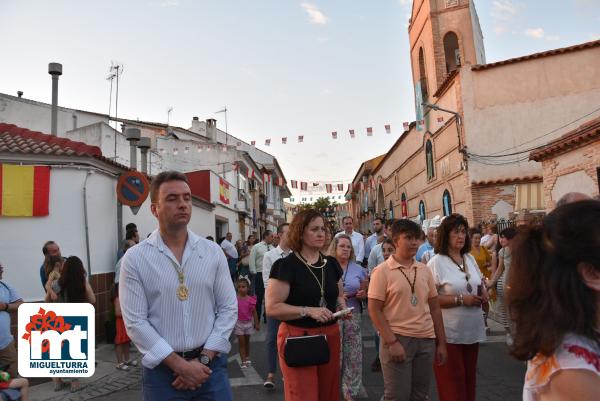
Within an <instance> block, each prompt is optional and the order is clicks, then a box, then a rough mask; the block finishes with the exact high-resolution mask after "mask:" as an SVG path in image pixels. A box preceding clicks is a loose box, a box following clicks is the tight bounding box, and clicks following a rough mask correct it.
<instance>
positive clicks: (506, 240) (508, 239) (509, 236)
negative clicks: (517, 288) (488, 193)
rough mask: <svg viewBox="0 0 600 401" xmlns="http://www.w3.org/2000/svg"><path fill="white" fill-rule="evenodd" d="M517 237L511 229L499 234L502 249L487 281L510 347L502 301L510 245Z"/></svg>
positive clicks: (508, 265) (505, 310)
mask: <svg viewBox="0 0 600 401" xmlns="http://www.w3.org/2000/svg"><path fill="white" fill-rule="evenodd" d="M516 235H517V230H515V229H514V228H512V227H509V228H505V229H504V230H502V232H501V233H500V244H501V245H502V249H500V250H499V251H498V267H497V268H496V269H495V270H494V274H493V275H492V278H491V279H490V281H488V284H487V288H496V295H497V299H498V310H499V312H500V324H502V326H504V330H505V331H506V344H507V345H508V346H509V347H510V346H511V345H512V344H513V340H512V336H511V333H510V324H509V322H508V313H507V312H508V311H507V309H506V303H505V300H504V296H505V292H506V288H507V287H506V282H507V278H508V276H509V271H510V265H511V260H512V252H511V244H512V240H513V238H514V237H515V236H516Z"/></svg>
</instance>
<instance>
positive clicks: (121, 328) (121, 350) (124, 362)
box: [113, 284, 137, 371]
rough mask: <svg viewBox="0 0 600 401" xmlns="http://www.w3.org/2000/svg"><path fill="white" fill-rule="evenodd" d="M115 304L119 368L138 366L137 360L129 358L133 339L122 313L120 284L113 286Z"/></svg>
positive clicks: (116, 346) (116, 351) (116, 348)
mask: <svg viewBox="0 0 600 401" xmlns="http://www.w3.org/2000/svg"><path fill="white" fill-rule="evenodd" d="M113 304H114V306H115V318H116V326H117V335H116V336H115V354H116V356H117V366H116V367H117V369H119V370H125V371H127V370H129V367H130V366H137V361H136V360H133V361H131V360H129V346H130V344H131V339H130V338H129V336H128V335H127V330H126V329H125V322H124V321H123V316H122V315H121V304H120V303H119V284H115V285H114V287H113Z"/></svg>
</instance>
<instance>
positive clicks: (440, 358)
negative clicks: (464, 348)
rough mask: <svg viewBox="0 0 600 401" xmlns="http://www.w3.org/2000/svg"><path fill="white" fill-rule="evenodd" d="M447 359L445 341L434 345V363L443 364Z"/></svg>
mask: <svg viewBox="0 0 600 401" xmlns="http://www.w3.org/2000/svg"><path fill="white" fill-rule="evenodd" d="M447 360H448V350H447V349H446V343H441V344H438V345H437V346H436V347H435V363H436V364H437V365H438V366H439V365H443V364H445V363H446V361H447Z"/></svg>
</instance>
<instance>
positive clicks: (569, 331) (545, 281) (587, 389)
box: [507, 200, 600, 401]
mask: <svg viewBox="0 0 600 401" xmlns="http://www.w3.org/2000/svg"><path fill="white" fill-rule="evenodd" d="M511 269H512V270H511V273H510V276H509V278H508V284H509V285H510V288H511V290H510V293H508V294H507V301H508V306H509V310H510V317H511V319H512V321H513V324H514V328H515V332H514V344H513V347H512V350H511V353H512V354H513V355H514V356H515V357H517V358H518V359H520V360H523V361H528V362H527V373H526V376H525V386H524V389H523V400H524V401H558V400H560V401H591V400H598V399H599V398H600V390H599V389H600V332H599V329H600V202H598V201H595V200H586V201H580V202H575V203H570V204H566V205H564V206H560V207H558V208H557V209H555V210H554V211H553V212H552V213H550V214H549V215H547V216H546V217H545V218H544V221H543V225H542V226H539V227H531V228H527V229H524V230H523V231H520V232H519V234H518V235H517V237H516V239H515V244H514V246H513V260H512V267H511Z"/></svg>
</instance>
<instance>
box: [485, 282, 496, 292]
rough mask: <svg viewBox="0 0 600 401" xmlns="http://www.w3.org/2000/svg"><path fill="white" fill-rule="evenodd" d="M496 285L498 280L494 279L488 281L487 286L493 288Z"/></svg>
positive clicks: (489, 288)
mask: <svg viewBox="0 0 600 401" xmlns="http://www.w3.org/2000/svg"><path fill="white" fill-rule="evenodd" d="M494 287H496V282H495V281H494V280H488V281H486V283H485V288H487V289H488V290H491V289H492V288H494Z"/></svg>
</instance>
